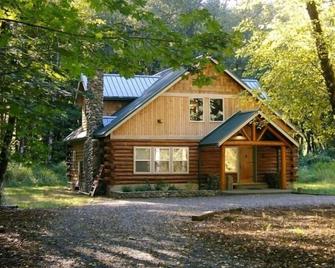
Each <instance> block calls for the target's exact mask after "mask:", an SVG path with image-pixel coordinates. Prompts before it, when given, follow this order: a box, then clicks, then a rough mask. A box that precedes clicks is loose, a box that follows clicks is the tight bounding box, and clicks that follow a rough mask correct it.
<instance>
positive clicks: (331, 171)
mask: <svg viewBox="0 0 335 268" xmlns="http://www.w3.org/2000/svg"><path fill="white" fill-rule="evenodd" d="M298 177H299V180H298V181H299V182H304V183H308V182H321V181H324V182H327V181H329V182H331V183H334V182H335V161H332V162H316V163H314V164H313V165H310V166H305V167H301V168H300V170H299V171H298Z"/></svg>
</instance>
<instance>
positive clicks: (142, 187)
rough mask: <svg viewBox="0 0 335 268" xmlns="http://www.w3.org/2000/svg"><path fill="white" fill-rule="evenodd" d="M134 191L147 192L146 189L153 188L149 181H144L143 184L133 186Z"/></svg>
mask: <svg viewBox="0 0 335 268" xmlns="http://www.w3.org/2000/svg"><path fill="white" fill-rule="evenodd" d="M134 191H135V192H147V191H154V188H153V187H152V185H151V184H150V183H149V181H146V182H145V184H142V185H138V186H136V187H135V188H134Z"/></svg>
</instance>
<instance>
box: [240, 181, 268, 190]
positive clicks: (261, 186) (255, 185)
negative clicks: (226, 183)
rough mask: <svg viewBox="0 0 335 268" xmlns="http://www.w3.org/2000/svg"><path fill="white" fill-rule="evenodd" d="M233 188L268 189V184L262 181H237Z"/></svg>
mask: <svg viewBox="0 0 335 268" xmlns="http://www.w3.org/2000/svg"><path fill="white" fill-rule="evenodd" d="M234 188H235V189H240V190H242V189H250V190H251V189H268V188H269V186H268V184H267V183H264V182H250V183H238V184H235V185H234Z"/></svg>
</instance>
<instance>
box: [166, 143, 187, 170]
mask: <svg viewBox="0 0 335 268" xmlns="http://www.w3.org/2000/svg"><path fill="white" fill-rule="evenodd" d="M181 148H185V149H186V152H187V160H185V161H184V160H183V161H182V162H187V168H186V172H174V171H173V162H177V161H173V150H174V149H181ZM171 149H172V150H171V152H172V153H171V154H170V157H171V174H189V173H190V150H189V147H185V146H179V147H177V146H175V147H171Z"/></svg>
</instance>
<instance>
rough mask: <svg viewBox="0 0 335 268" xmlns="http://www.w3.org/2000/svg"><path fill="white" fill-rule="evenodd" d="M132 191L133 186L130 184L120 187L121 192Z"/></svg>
mask: <svg viewBox="0 0 335 268" xmlns="http://www.w3.org/2000/svg"><path fill="white" fill-rule="evenodd" d="M132 191H133V188H131V187H130V186H123V187H122V192H124V193H130V192H132Z"/></svg>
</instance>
